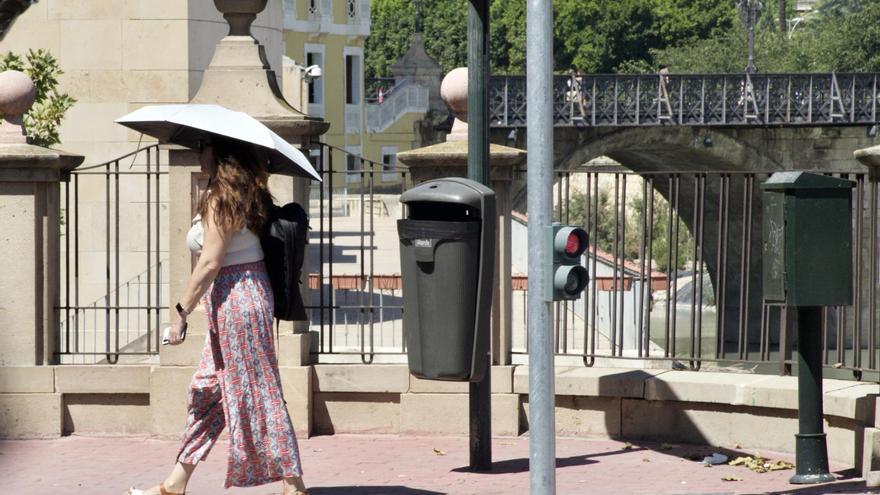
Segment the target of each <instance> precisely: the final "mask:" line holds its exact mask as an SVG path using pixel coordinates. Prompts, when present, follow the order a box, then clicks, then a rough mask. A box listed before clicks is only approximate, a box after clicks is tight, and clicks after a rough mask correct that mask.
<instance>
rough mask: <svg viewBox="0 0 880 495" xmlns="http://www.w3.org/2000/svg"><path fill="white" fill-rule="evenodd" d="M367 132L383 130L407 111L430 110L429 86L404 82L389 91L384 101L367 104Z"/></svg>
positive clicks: (422, 111) (420, 111) (421, 111)
mask: <svg viewBox="0 0 880 495" xmlns="http://www.w3.org/2000/svg"><path fill="white" fill-rule="evenodd" d="M366 111H367V132H382V131H384V130H385V129H387V128H389V127H390V126H391V125H392V124H394V123H395V122H397V120H398V119H400V118H401V117H403V116H404V115H405V114H407V113H411V112H416V113H425V112H427V111H428V88H426V87H424V86H420V85H418V84H416V83H413V82H403V83H401V84H399V85H397V86H395V87H394V89H392V90H391V91H389V92H388V96H386V97H384V100H383V101H382V103H371V104H368V105H366Z"/></svg>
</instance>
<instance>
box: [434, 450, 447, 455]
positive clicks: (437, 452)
mask: <svg viewBox="0 0 880 495" xmlns="http://www.w3.org/2000/svg"><path fill="white" fill-rule="evenodd" d="M434 453H435V454H437V455H446V452H443V451H442V450H440V449H434Z"/></svg>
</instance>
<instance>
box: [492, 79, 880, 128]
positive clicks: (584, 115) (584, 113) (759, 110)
mask: <svg viewBox="0 0 880 495" xmlns="http://www.w3.org/2000/svg"><path fill="white" fill-rule="evenodd" d="M489 102H490V103H489V117H490V118H489V121H490V123H491V125H492V126H495V127H524V126H525V125H526V117H527V108H526V79H525V77H524V76H495V77H492V78H491V81H490V86H489ZM553 109H554V112H553V115H554V122H555V125H557V126H653V125H689V126H750V125H757V126H761V125H784V126H815V125H830V124H868V125H873V124H875V123H877V74H874V73H828V74H689V75H670V76H668V79H664V80H663V81H661V79H660V76H659V75H656V74H640V75H606V74H588V75H581V76H555V77H554V79H553Z"/></svg>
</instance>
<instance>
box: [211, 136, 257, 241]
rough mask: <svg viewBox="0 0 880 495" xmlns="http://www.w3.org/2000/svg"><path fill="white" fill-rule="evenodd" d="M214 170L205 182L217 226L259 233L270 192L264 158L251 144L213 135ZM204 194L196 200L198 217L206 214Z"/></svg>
mask: <svg viewBox="0 0 880 495" xmlns="http://www.w3.org/2000/svg"><path fill="white" fill-rule="evenodd" d="M210 145H211V147H212V148H213V149H214V157H215V159H216V161H217V170H216V172H215V173H214V175H213V176H211V178H210V180H209V183H208V191H210V197H211V205H212V208H213V210H214V217H213V218H214V221H215V222H216V223H217V225H218V226H219V227H220V228H221V229H224V230H226V229H234V230H239V229H242V228H244V227H247V228H248V229H250V230H252V231H254V232H256V233H257V234H259V233H260V232H261V231H262V229H263V226H264V225H265V224H266V222H267V221H268V220H269V208H270V206H271V205H272V195H271V193H269V172H267V170H266V165H265V159H264V157H263V156H261V153H259V152H258V151H257V150H256V149H255V148H254V146H253V145H251V144H248V143H245V142H242V141H237V140H232V139H226V138H214V139H212V140H211V143H210ZM208 206H209V205H208V194H204V195H203V196H202V198H201V201H200V202H199V214H200V215H202V218H205V216H206V215H207V214H208Z"/></svg>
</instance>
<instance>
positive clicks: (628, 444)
mask: <svg viewBox="0 0 880 495" xmlns="http://www.w3.org/2000/svg"><path fill="white" fill-rule="evenodd" d="M631 448H633V444H632V443H631V442H626V443H625V444H623V450H629V449H631Z"/></svg>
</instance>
